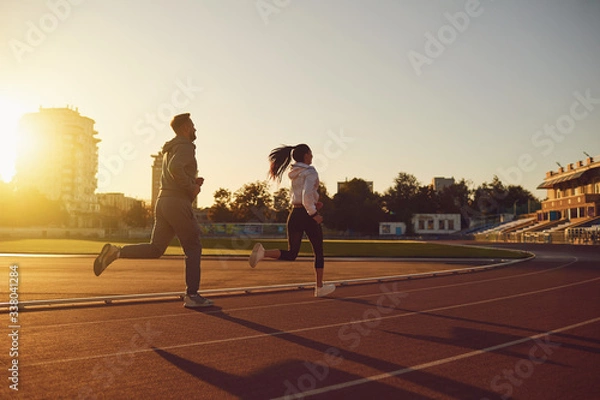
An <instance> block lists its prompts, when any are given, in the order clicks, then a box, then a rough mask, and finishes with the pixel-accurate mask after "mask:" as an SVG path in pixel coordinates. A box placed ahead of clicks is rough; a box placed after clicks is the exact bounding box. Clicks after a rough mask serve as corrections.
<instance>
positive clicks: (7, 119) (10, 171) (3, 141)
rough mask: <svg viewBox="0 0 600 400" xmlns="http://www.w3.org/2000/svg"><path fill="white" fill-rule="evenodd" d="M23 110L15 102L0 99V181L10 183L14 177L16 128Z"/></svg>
mask: <svg viewBox="0 0 600 400" xmlns="http://www.w3.org/2000/svg"><path fill="white" fill-rule="evenodd" d="M23 114H24V109H23V107H21V106H20V105H19V104H17V103H16V102H13V101H10V100H8V99H6V98H3V97H0V180H2V181H4V182H10V181H11V180H12V178H13V176H14V175H15V162H16V158H17V126H18V123H19V119H20V118H21V117H22V116H23Z"/></svg>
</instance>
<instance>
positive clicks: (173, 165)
mask: <svg viewBox="0 0 600 400" xmlns="http://www.w3.org/2000/svg"><path fill="white" fill-rule="evenodd" d="M162 153H163V162H162V174H161V180H160V192H159V194H158V197H180V198H184V199H187V200H190V201H193V200H194V197H195V193H194V191H195V185H196V177H197V176H198V163H197V162H196V145H195V144H194V143H192V141H191V140H189V139H188V138H186V137H183V136H176V137H175V138H173V139H171V140H170V141H168V142H166V143H165V144H164V146H163V148H162Z"/></svg>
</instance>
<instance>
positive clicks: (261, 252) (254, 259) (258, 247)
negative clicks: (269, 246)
mask: <svg viewBox="0 0 600 400" xmlns="http://www.w3.org/2000/svg"><path fill="white" fill-rule="evenodd" d="M264 257H265V248H264V247H263V246H262V244H260V243H256V244H255V245H254V247H253V248H252V253H251V254H250V258H249V259H248V264H250V267H252V268H254V267H256V265H258V262H259V261H260V260H262V259H263V258H264Z"/></svg>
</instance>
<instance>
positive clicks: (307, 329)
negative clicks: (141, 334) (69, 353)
mask: <svg viewBox="0 0 600 400" xmlns="http://www.w3.org/2000/svg"><path fill="white" fill-rule="evenodd" d="M599 280H600V277H598V278H593V279H588V280H585V281H580V282H575V283H569V284H566V285H561V286H554V287H551V288H546V289H540V290H535V291H532V292H525V293H519V294H514V295H510V296H503V297H496V298H493V299H487V300H480V301H474V302H471V303H463V304H455V305H451V306H444V307H436V308H431V309H428V310H420V311H411V312H407V313H403V314H397V315H388V316H380V317H376V318H365V319H362V320H352V321H351V322H348V321H345V322H337V323H335V324H328V325H319V326H311V327H305V328H298V329H292V330H287V331H275V332H271V333H259V334H255V335H246V336H237V337H232V338H226V339H216V340H206V341H202V342H192V343H184V344H175V345H171V346H161V347H160V350H173V349H181V348H186V347H195V346H206V345H211V344H221V343H232V342H239V341H244V340H252V339H260V338H266V337H274V336H281V335H290V334H297V333H303V332H310V331H317V330H321V329H330V328H339V327H342V326H347V325H353V324H366V323H369V322H375V321H384V320H388V319H396V318H402V317H410V316H413V315H420V314H424V313H433V312H438V311H445V310H453V309H457V308H463V307H470V306H476V305H481V304H487V303H493V302H497V301H502V300H510V299H516V298H519V297H525V296H531V295H534V294H539V293H546V292H551V291H554V290H560V289H564V288H569V287H574V286H580V285H585V284H587V283H590V282H596V281H599ZM153 351H154V350H153V349H139V350H133V351H129V352H127V353H120V352H118V353H108V354H100V355H90V356H84V357H72V358H63V359H57V360H48V361H40V362H37V363H35V362H34V363H29V362H28V363H27V365H28V366H40V365H49V364H57V363H65V362H73V361H84V360H92V359H97V358H105V357H116V356H119V355H121V356H125V355H127V356H130V355H131V354H137V353H149V352H153Z"/></svg>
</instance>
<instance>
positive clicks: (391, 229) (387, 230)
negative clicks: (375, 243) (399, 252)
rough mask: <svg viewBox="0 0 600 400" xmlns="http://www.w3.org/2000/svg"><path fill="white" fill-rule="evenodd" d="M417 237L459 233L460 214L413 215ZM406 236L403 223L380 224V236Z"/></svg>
mask: <svg viewBox="0 0 600 400" xmlns="http://www.w3.org/2000/svg"><path fill="white" fill-rule="evenodd" d="M412 223H413V227H414V232H415V234H417V235H449V234H451V233H455V232H458V231H460V229H461V226H460V214H415V215H414V216H413V219H412ZM404 234H406V224H405V223H404V222H380V223H379V235H380V236H402V235H404Z"/></svg>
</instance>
